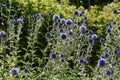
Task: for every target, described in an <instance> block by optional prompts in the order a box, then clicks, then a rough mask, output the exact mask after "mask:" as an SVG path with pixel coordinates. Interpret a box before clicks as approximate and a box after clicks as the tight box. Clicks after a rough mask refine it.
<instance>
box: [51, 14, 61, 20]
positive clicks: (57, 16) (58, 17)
mask: <svg viewBox="0 0 120 80" xmlns="http://www.w3.org/2000/svg"><path fill="white" fill-rule="evenodd" d="M58 20H60V16H59V15H57V14H55V15H54V16H53V21H55V22H57V21H58Z"/></svg>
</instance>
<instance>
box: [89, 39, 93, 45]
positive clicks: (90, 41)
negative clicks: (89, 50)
mask: <svg viewBox="0 0 120 80" xmlns="http://www.w3.org/2000/svg"><path fill="white" fill-rule="evenodd" d="M89 44H90V45H91V46H93V45H94V40H93V39H92V38H90V39H89Z"/></svg>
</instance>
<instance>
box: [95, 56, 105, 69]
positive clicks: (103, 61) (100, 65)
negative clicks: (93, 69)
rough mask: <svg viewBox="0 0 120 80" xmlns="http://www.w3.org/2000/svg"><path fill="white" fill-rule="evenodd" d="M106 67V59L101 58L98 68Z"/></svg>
mask: <svg viewBox="0 0 120 80" xmlns="http://www.w3.org/2000/svg"><path fill="white" fill-rule="evenodd" d="M105 65H106V60H105V59H104V58H100V59H99V60H98V64H97V67H99V68H100V67H104V66H105Z"/></svg>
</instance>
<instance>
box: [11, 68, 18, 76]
mask: <svg viewBox="0 0 120 80" xmlns="http://www.w3.org/2000/svg"><path fill="white" fill-rule="evenodd" d="M10 73H11V74H12V75H16V74H18V73H19V70H18V69H17V68H12V69H11V70H10Z"/></svg>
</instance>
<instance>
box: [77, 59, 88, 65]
mask: <svg viewBox="0 0 120 80" xmlns="http://www.w3.org/2000/svg"><path fill="white" fill-rule="evenodd" d="M78 62H79V63H82V64H86V63H87V60H86V58H79V59H78Z"/></svg>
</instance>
